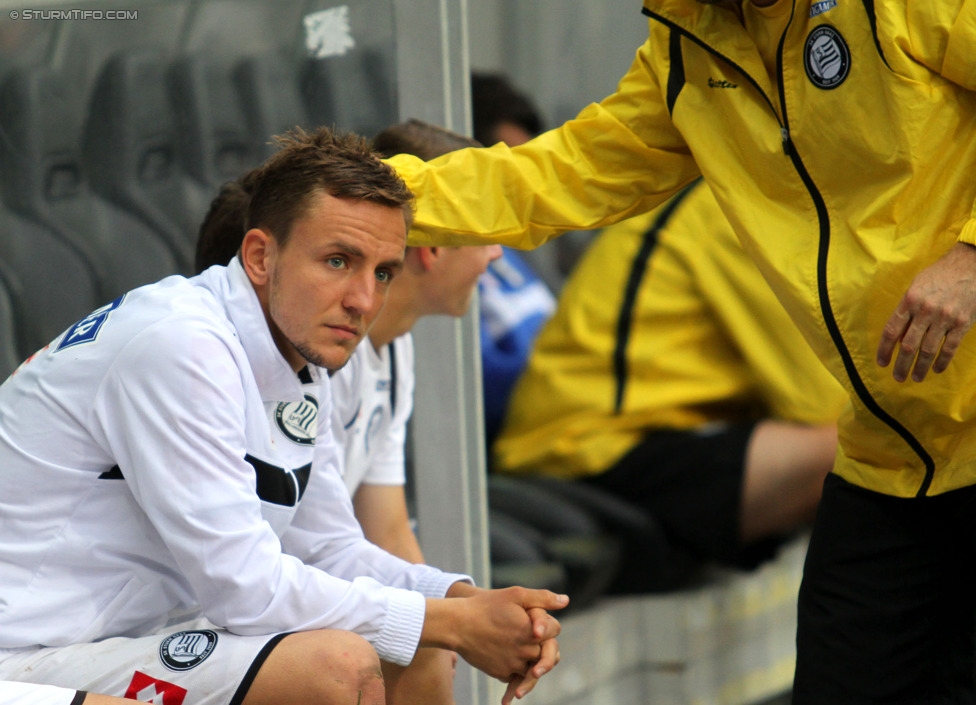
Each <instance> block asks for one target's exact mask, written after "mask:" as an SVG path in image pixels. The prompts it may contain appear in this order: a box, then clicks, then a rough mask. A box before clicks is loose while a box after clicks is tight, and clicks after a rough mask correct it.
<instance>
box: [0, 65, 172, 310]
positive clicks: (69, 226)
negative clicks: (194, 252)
mask: <svg viewBox="0 0 976 705" xmlns="http://www.w3.org/2000/svg"><path fill="white" fill-rule="evenodd" d="M85 97H86V96H84V94H83V92H82V90H81V89H80V88H79V87H78V86H77V85H75V84H69V82H68V81H66V80H64V79H62V78H60V77H59V76H58V75H57V74H55V73H54V72H53V71H52V70H51V69H50V68H47V67H42V66H38V67H30V68H23V69H15V70H13V71H11V72H10V73H9V74H8V76H7V78H6V80H5V81H4V83H3V86H2V89H0V130H2V132H3V134H4V137H5V139H4V140H2V142H0V169H2V172H0V173H2V176H3V178H2V180H3V188H4V197H5V200H6V203H7V205H8V206H9V207H10V209H11V210H14V211H16V212H17V213H19V214H21V215H23V216H24V217H26V218H27V219H29V220H32V221H34V222H37V223H39V224H41V225H43V226H45V227H46V228H48V229H50V230H51V231H52V232H54V233H55V234H56V235H57V236H58V237H59V238H61V239H62V240H64V241H65V242H67V243H70V245H71V246H72V248H73V249H74V250H76V251H77V252H79V253H81V254H82V255H83V256H84V257H85V259H86V260H87V265H88V267H89V268H90V269H91V270H93V271H94V272H96V273H97V281H98V283H99V299H100V300H101V301H102V302H103V303H104V302H107V301H110V300H111V299H114V298H115V297H117V296H119V295H120V294H122V293H124V292H126V291H128V290H130V289H133V288H135V287H137V286H140V285H142V284H147V283H149V282H153V281H156V280H158V279H160V278H162V277H164V276H166V275H169V274H172V273H174V272H175V271H176V270H177V262H176V259H175V257H174V256H173V253H172V251H171V250H170V249H169V247H168V246H167V245H166V244H165V243H164V242H163V241H162V240H161V239H160V238H159V237H158V236H157V235H156V233H154V232H153V231H151V230H150V229H149V228H147V227H146V226H145V225H144V224H143V223H142V222H141V221H139V220H138V219H137V218H135V216H132V215H129V214H128V213H126V212H125V211H122V210H121V209H119V208H117V207H116V206H114V205H112V204H111V203H109V202H108V201H106V200H105V199H103V198H102V197H101V196H98V195H97V194H95V193H93V192H92V191H91V188H90V185H89V182H88V177H87V174H86V172H85V169H84V165H83V162H82V156H81V140H82V124H83V120H84V113H85V107H86V105H87V101H86V100H85Z"/></svg>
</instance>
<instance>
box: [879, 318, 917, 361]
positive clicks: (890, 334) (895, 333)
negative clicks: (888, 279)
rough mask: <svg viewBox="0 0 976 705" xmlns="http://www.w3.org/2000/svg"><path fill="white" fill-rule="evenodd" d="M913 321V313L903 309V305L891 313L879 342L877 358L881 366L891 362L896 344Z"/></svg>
mask: <svg viewBox="0 0 976 705" xmlns="http://www.w3.org/2000/svg"><path fill="white" fill-rule="evenodd" d="M911 322H912V317H911V315H910V314H908V312H906V311H903V310H902V307H901V305H899V306H898V308H897V309H896V310H895V312H894V313H893V314H891V318H889V319H888V322H887V323H886V324H885V327H884V330H883V331H882V332H881V342H880V343H878V352H877V360H878V364H879V365H880V366H881V367H887V366H888V365H889V364H891V356H892V355H893V354H894V352H895V346H896V345H897V344H898V341H900V340H901V339H902V336H904V335H905V331H906V330H908V326H909V324H910V323H911Z"/></svg>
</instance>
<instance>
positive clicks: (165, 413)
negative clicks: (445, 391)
mask: <svg viewBox="0 0 976 705" xmlns="http://www.w3.org/2000/svg"><path fill="white" fill-rule="evenodd" d="M330 405H331V399H330V394H329V383H328V376H327V375H326V374H325V372H324V370H319V369H315V368H311V367H309V368H307V369H306V370H304V371H303V374H302V375H296V374H295V373H294V372H293V371H292V369H291V368H290V367H289V365H288V363H287V362H286V361H285V359H284V358H283V357H282V356H281V354H280V353H279V352H278V350H277V348H276V347H275V344H274V342H273V340H272V338H271V335H270V332H269V330H268V326H267V323H266V321H265V319H264V316H263V313H262V311H261V308H260V305H259V303H258V300H257V297H256V295H255V293H254V290H253V288H252V287H251V285H250V282H249V281H248V279H247V277H246V275H245V274H244V271H243V269H242V268H241V267H240V265H239V264H238V263H237V261H236V260H235V261H233V262H232V263H231V265H230V266H229V267H227V268H224V267H215V268H212V269H210V270H208V271H207V272H204V273H203V274H201V275H200V276H198V277H194V278H192V279H185V278H183V277H169V278H167V279H164V280H162V281H161V282H159V283H157V284H153V285H150V286H146V287H142V288H140V289H136V290H134V291H131V292H129V293H128V294H126V295H125V296H123V297H120V298H119V299H117V300H115V301H113V302H112V303H110V304H108V305H106V306H104V307H102V308H101V309H99V310H97V311H95V312H93V313H92V314H90V315H89V316H88V317H87V318H85V319H83V320H82V321H80V322H78V323H76V324H75V325H74V326H72V327H71V328H69V329H68V330H67V331H66V332H65V333H64V334H63V335H62V336H61V337H59V338H58V339H56V340H55V341H54V342H53V343H51V345H49V346H48V347H46V348H45V349H44V350H42V351H41V352H39V353H38V354H37V355H35V356H34V357H33V358H31V359H30V360H29V361H28V362H26V363H25V364H24V365H22V366H21V368H20V369H19V370H18V371H17V372H15V373H14V374H13V375H12V376H11V377H10V378H9V379H8V380H7V381H6V382H5V383H4V384H3V386H2V387H0V649H21V648H30V647H36V646H41V645H43V646H59V645H65V644H72V643H83V642H89V641H94V640H97V639H102V638H105V637H110V636H116V635H121V636H135V635H141V634H144V633H146V632H148V631H150V630H153V629H156V628H158V627H161V626H163V625H164V624H166V623H167V622H169V621H171V620H173V619H174V618H177V617H179V618H187V617H188V616H193V615H203V616H205V617H207V618H208V619H209V620H210V621H211V622H213V623H214V624H216V625H218V626H221V627H224V628H226V629H228V630H230V631H232V632H235V633H238V634H274V633H280V632H286V631H299V630H307V629H317V628H333V629H344V630H350V631H353V632H356V633H358V634H360V635H362V636H363V637H365V638H366V639H367V640H369V641H370V642H371V643H372V644H373V646H374V647H375V648H376V650H377V652H378V653H379V655H380V657H381V658H383V659H385V660H388V661H392V662H394V663H399V664H406V663H409V661H410V660H411V659H412V657H413V653H414V651H415V650H416V647H417V644H418V641H419V638H420V632H421V628H422V626H423V620H424V607H425V603H424V596H433V597H441V596H443V595H444V594H445V592H446V591H447V588H448V587H449V586H450V585H451V584H452V583H454V582H456V581H458V580H461V579H466V576H459V575H453V574H447V573H443V572H441V571H438V570H436V569H433V568H430V567H427V566H423V565H411V564H408V563H406V562H404V561H401V560H399V559H397V558H395V557H393V556H390V555H389V554H387V553H385V552H384V551H382V550H380V549H378V548H376V547H375V546H373V545H372V544H370V543H369V542H367V541H366V540H365V539H364V538H363V536H362V532H361V530H360V528H359V525H358V523H357V522H356V519H355V517H354V515H353V511H352V505H351V502H350V499H349V494H348V492H347V490H346V488H345V486H344V485H343V482H342V479H341V477H340V475H339V473H338V471H337V462H336V458H337V450H336V447H335V443H334V441H333V437H332V432H331V425H330V423H329V416H330Z"/></svg>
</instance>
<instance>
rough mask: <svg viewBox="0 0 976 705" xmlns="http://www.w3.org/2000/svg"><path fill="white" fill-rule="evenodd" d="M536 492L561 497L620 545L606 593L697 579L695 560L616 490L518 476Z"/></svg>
mask: <svg viewBox="0 0 976 705" xmlns="http://www.w3.org/2000/svg"><path fill="white" fill-rule="evenodd" d="M520 479H521V480H522V481H523V482H525V483H526V484H528V485H530V486H534V487H536V488H537V489H538V490H539V491H542V492H544V493H547V494H551V495H554V496H556V497H559V498H562V499H563V500H564V501H566V502H570V503H571V504H574V505H576V506H577V507H579V508H580V510H582V511H584V512H586V513H587V514H588V515H589V516H590V517H592V518H593V519H594V520H595V521H596V522H597V523H598V525H599V526H600V527H602V529H603V530H604V531H606V532H608V533H609V534H611V535H612V536H615V537H617V538H618V539H619V540H620V541H621V544H622V555H623V556H625V557H627V556H639V557H640V558H639V560H633V559H629V560H628V559H627V558H625V559H624V560H623V561H622V562H621V564H620V569H619V570H618V571H617V574H616V575H615V576H614V579H613V580H612V581H611V582H610V584H609V585H608V589H607V591H608V592H609V593H611V594H646V593H657V592H666V591H671V590H678V589H680V588H682V587H685V586H686V585H688V584H689V583H691V582H694V581H695V580H697V579H699V577H700V571H701V569H702V567H703V562H702V561H701V559H698V558H695V557H693V556H691V555H690V554H689V553H687V552H686V551H684V550H683V549H681V548H679V547H678V546H676V545H675V544H674V542H672V541H671V540H670V539H669V538H668V536H667V534H666V532H665V531H664V528H663V527H662V526H661V524H660V523H659V522H658V520H657V518H656V517H654V516H653V515H652V514H651V513H650V512H648V511H646V510H645V509H643V508H641V507H638V506H637V505H634V504H631V503H629V502H626V501H624V500H623V499H621V498H620V497H617V496H616V495H613V494H610V493H609V492H607V491H605V490H602V489H600V488H598V487H594V486H592V485H588V484H585V483H582V482H566V481H563V480H559V479H555V478H551V477H543V476H538V475H536V476H525V477H524V478H520Z"/></svg>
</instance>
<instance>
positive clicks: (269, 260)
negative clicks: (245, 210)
mask: <svg viewBox="0 0 976 705" xmlns="http://www.w3.org/2000/svg"><path fill="white" fill-rule="evenodd" d="M276 254H277V242H276V241H275V239H274V238H273V237H271V235H269V234H268V233H266V232H265V231H264V230H262V229H261V228H251V229H250V230H248V231H247V232H246V233H244V240H243V241H242V242H241V264H242V265H243V266H244V271H245V272H247V277H248V279H250V280H251V283H252V284H254V285H255V286H261V285H263V284H266V283H267V282H268V278H269V277H270V272H271V270H272V267H273V259H274V257H275V255H276Z"/></svg>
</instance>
